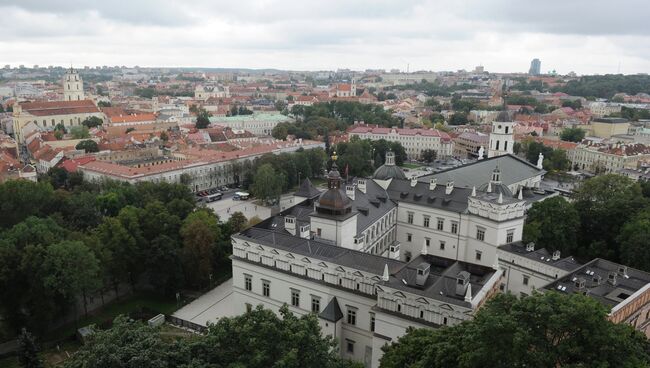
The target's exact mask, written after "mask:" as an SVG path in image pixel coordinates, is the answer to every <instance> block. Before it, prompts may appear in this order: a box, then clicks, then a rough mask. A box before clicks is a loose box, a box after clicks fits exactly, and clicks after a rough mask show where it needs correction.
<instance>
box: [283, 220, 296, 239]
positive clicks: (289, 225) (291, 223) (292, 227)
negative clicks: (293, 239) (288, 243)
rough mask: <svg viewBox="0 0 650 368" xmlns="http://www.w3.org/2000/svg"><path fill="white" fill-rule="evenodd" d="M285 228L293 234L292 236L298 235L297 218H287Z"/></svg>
mask: <svg viewBox="0 0 650 368" xmlns="http://www.w3.org/2000/svg"><path fill="white" fill-rule="evenodd" d="M284 228H285V229H286V230H287V231H288V232H289V233H291V235H296V216H285V217H284Z"/></svg>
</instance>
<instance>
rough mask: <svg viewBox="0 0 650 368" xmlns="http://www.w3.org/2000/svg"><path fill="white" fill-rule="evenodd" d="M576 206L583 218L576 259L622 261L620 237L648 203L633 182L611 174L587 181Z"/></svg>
mask: <svg viewBox="0 0 650 368" xmlns="http://www.w3.org/2000/svg"><path fill="white" fill-rule="evenodd" d="M574 199H575V201H574V205H575V208H576V210H577V211H578V214H579V215H580V237H579V239H578V240H579V242H580V248H579V250H580V251H581V252H580V253H579V254H575V255H576V256H586V257H589V258H593V257H602V258H607V259H611V260H613V261H619V259H620V258H619V257H620V252H619V247H618V242H617V241H616V237H617V236H618V234H619V233H620V231H621V228H622V226H623V224H625V223H626V222H627V221H628V220H629V219H631V218H633V217H634V216H635V215H636V214H637V213H638V212H639V211H640V210H641V209H642V208H643V207H644V206H646V205H647V200H646V199H645V198H644V197H643V196H642V195H641V187H640V186H639V184H637V183H635V182H633V181H632V180H631V179H629V178H627V177H624V176H620V175H615V174H608V175H602V176H597V177H595V178H591V179H589V180H586V181H585V182H584V183H583V184H582V186H581V187H580V188H579V189H578V190H577V191H576V194H575V198H574Z"/></svg>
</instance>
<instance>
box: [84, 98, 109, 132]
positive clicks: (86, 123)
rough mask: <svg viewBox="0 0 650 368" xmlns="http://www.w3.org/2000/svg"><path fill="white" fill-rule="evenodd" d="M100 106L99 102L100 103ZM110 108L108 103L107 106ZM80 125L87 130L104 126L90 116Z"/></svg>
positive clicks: (101, 122) (97, 119) (100, 121)
mask: <svg viewBox="0 0 650 368" xmlns="http://www.w3.org/2000/svg"><path fill="white" fill-rule="evenodd" d="M100 104H101V101H100ZM108 105H109V106H110V103H109V104H108ZM81 124H82V125H84V126H85V127H87V128H88V129H92V128H94V127H97V126H100V125H102V124H104V121H103V120H102V119H100V118H98V117H97V116H90V117H87V118H86V119H84V121H82V122H81Z"/></svg>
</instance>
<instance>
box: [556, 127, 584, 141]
mask: <svg viewBox="0 0 650 368" xmlns="http://www.w3.org/2000/svg"><path fill="white" fill-rule="evenodd" d="M584 138H585V131H584V130H582V129H580V128H564V129H563V130H562V132H561V133H560V139H562V140H563V141H568V142H581V141H582V140H583V139H584Z"/></svg>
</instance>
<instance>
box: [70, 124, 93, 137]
mask: <svg viewBox="0 0 650 368" xmlns="http://www.w3.org/2000/svg"><path fill="white" fill-rule="evenodd" d="M70 135H72V139H86V138H90V132H89V131H88V127H87V126H85V125H78V126H73V127H71V128H70Z"/></svg>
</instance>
